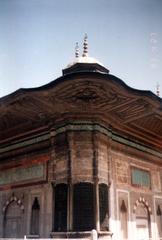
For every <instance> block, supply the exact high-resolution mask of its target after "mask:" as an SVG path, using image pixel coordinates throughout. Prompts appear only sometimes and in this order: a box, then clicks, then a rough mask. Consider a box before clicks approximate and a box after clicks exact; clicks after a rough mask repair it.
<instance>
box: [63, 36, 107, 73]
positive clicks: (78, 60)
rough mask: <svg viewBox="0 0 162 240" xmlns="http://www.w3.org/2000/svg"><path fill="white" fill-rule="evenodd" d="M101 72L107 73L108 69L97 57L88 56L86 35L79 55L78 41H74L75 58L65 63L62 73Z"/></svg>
mask: <svg viewBox="0 0 162 240" xmlns="http://www.w3.org/2000/svg"><path fill="white" fill-rule="evenodd" d="M85 71H88V72H91V71H92V72H94V71H95V72H102V73H109V70H108V69H107V68H105V67H104V66H103V64H102V63H100V62H99V61H98V60H97V59H95V58H93V57H89V56H88V41H87V35H85V37H84V43H83V54H82V56H81V57H79V47H78V43H76V48H75V58H74V60H73V61H72V62H71V63H69V64H68V65H67V67H66V68H65V69H63V75H65V74H70V73H73V72H85Z"/></svg>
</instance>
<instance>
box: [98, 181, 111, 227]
mask: <svg viewBox="0 0 162 240" xmlns="http://www.w3.org/2000/svg"><path fill="white" fill-rule="evenodd" d="M99 204H100V229H101V231H107V230H108V224H109V222H108V186H107V185H106V184H100V185H99Z"/></svg>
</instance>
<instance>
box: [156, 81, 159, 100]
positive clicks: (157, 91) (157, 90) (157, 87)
mask: <svg viewBox="0 0 162 240" xmlns="http://www.w3.org/2000/svg"><path fill="white" fill-rule="evenodd" d="M156 95H157V96H158V97H160V85H159V83H157V85H156Z"/></svg>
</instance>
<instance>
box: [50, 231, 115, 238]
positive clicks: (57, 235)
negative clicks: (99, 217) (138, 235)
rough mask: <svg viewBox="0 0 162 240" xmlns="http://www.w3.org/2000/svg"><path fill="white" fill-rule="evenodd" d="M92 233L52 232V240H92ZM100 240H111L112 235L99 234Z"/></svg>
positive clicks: (107, 233) (106, 232) (109, 233)
mask: <svg viewBox="0 0 162 240" xmlns="http://www.w3.org/2000/svg"><path fill="white" fill-rule="evenodd" d="M91 234H92V232H91V231H85V232H51V234H50V236H51V238H55V239H61V238H75V239H76V238H83V239H91ZM98 239H100V240H111V239H112V233H111V232H108V231H104V232H101V231H100V232H98Z"/></svg>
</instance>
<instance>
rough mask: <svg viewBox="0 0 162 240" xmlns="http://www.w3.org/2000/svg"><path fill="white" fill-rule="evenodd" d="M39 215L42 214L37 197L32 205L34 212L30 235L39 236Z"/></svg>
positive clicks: (32, 213)
mask: <svg viewBox="0 0 162 240" xmlns="http://www.w3.org/2000/svg"><path fill="white" fill-rule="evenodd" d="M39 214H40V205H39V201H38V198H37V197H35V199H34V202H33V205H32V212H31V227H30V234H32V235H39Z"/></svg>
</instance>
